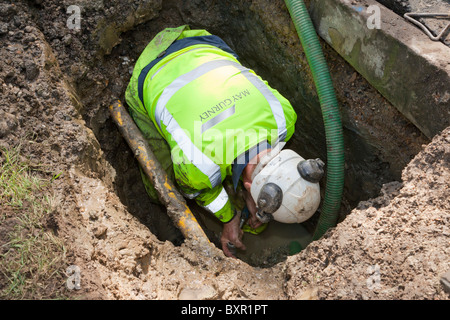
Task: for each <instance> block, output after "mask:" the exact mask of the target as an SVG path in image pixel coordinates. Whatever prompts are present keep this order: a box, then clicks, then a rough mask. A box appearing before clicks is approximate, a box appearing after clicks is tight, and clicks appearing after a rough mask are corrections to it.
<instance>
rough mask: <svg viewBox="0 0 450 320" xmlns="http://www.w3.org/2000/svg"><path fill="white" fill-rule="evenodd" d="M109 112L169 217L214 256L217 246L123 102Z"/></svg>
mask: <svg viewBox="0 0 450 320" xmlns="http://www.w3.org/2000/svg"><path fill="white" fill-rule="evenodd" d="M109 110H110V112H111V115H112V118H113V119H114V122H115V123H116V125H117V127H118V128H119V131H120V133H121V134H122V136H123V137H124V138H125V140H126V141H127V143H128V145H129V146H130V148H131V149H132V150H133V153H134V155H135V156H136V158H137V160H138V161H139V164H140V165H141V167H142V169H143V170H144V172H145V173H146V174H147V176H148V177H149V178H150V181H151V182H152V183H153V186H154V187H155V189H156V190H157V191H158V196H159V200H160V201H161V203H162V204H164V205H165V206H166V208H167V214H168V215H169V217H170V218H171V219H172V221H173V223H174V224H175V225H176V226H177V227H178V229H180V231H181V233H182V234H183V236H184V237H185V238H186V239H189V240H191V241H193V242H194V243H195V245H196V246H201V247H202V250H205V249H207V252H208V253H210V254H211V253H212V250H209V248H212V247H213V245H212V244H211V243H210V241H209V239H208V237H207V236H206V234H205V232H204V231H203V229H202V228H201V227H200V225H199V224H198V222H197V219H195V217H194V215H193V214H192V211H191V210H190V209H189V207H188V206H187V204H186V201H185V200H184V198H183V196H182V195H181V194H180V193H179V192H178V190H177V189H176V188H175V186H174V185H173V182H172V181H171V180H170V179H169V178H168V176H167V173H166V172H165V171H164V169H163V168H162V167H161V165H160V164H159V162H158V160H157V159H156V157H155V155H154V154H153V151H152V150H151V148H150V146H149V144H148V142H147V141H146V140H145V139H144V137H143V136H142V133H141V131H140V130H139V128H138V127H137V126H136V124H135V123H134V121H133V119H132V118H131V117H130V115H129V114H128V112H127V110H126V109H125V108H124V107H123V105H122V103H121V102H120V100H116V101H114V102H113V103H112V105H111V106H110V107H109Z"/></svg>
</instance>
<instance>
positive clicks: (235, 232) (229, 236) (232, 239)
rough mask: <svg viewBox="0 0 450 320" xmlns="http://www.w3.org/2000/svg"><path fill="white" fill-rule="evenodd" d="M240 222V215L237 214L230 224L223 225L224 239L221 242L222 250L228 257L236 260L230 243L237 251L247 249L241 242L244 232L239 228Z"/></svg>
mask: <svg viewBox="0 0 450 320" xmlns="http://www.w3.org/2000/svg"><path fill="white" fill-rule="evenodd" d="M240 220H241V216H240V214H236V215H235V216H234V218H233V219H232V220H231V221H230V222H228V223H225V224H224V225H223V230H222V237H221V238H220V242H221V243H222V250H223V252H224V253H225V255H226V256H227V257H233V258H236V257H235V256H234V255H233V253H232V252H231V251H230V248H229V247H228V243H231V244H232V245H234V246H235V247H236V248H237V249H241V250H245V249H246V248H245V246H244V244H243V243H242V241H241V240H242V236H243V234H244V232H243V231H242V230H241V228H239V223H240Z"/></svg>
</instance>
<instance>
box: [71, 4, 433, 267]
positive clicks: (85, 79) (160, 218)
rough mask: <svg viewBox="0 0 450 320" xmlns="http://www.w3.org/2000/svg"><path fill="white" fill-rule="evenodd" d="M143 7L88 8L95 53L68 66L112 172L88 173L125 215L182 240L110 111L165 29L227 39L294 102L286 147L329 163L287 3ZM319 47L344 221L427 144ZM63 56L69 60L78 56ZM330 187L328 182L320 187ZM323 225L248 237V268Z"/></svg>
mask: <svg viewBox="0 0 450 320" xmlns="http://www.w3.org/2000/svg"><path fill="white" fill-rule="evenodd" d="M119 2H120V1H119ZM146 6H147V8H146V11H145V12H146V14H145V15H143V14H142V13H141V15H138V14H137V12H138V11H139V8H140V7H138V8H137V9H136V7H133V8H131V7H130V8H128V7H127V8H126V9H124V8H122V7H120V6H118V7H114V8H113V7H110V13H109V16H108V17H107V18H104V19H103V20H100V22H99V21H98V19H99V16H100V9H99V8H97V7H95V4H85V14H86V15H87V18H86V20H85V23H86V25H87V26H89V27H90V28H92V34H93V35H94V36H95V37H94V38H95V39H97V40H96V41H97V44H98V46H97V47H93V48H94V49H95V50H92V51H87V52H84V53H83V54H84V57H87V59H86V60H85V61H87V62H84V61H75V63H73V64H72V65H71V66H69V65H68V64H67V63H64V62H63V63H62V65H65V66H66V68H67V69H68V70H70V71H71V75H72V77H73V80H74V83H75V89H76V93H77V96H78V97H79V98H80V102H81V104H80V111H81V114H82V116H83V118H84V120H85V121H86V123H87V125H88V127H90V128H91V129H92V130H93V132H94V134H95V136H96V138H97V140H98V141H99V143H100V147H101V149H102V151H103V152H104V154H105V158H106V160H107V161H108V162H109V163H110V165H111V166H112V168H113V169H114V170H109V171H108V170H106V171H105V170H104V168H97V167H96V165H95V164H93V165H92V166H91V169H92V170H93V171H97V172H99V173H101V175H103V178H104V179H105V181H113V187H114V190H115V192H116V193H117V195H118V196H119V198H120V200H121V201H122V203H123V204H124V205H125V206H126V207H127V209H128V211H129V212H130V213H131V214H133V215H134V216H135V217H137V218H138V219H139V220H140V221H141V222H142V223H143V224H144V225H146V226H147V227H148V228H149V229H150V231H151V232H152V233H153V234H155V235H156V236H157V237H158V238H159V239H160V240H169V241H171V242H172V243H174V244H175V245H179V244H181V243H182V242H183V237H182V235H181V233H180V232H179V231H178V230H177V229H176V228H175V227H174V226H173V224H172V223H171V221H170V220H169V218H168V217H167V215H166V213H165V211H166V209H165V208H164V207H162V206H161V205H158V204H153V203H151V202H150V200H149V198H148V197H147V195H146V193H145V189H144V186H143V183H142V181H141V177H140V172H139V169H138V164H137V161H136V160H135V159H134V157H133V154H132V152H131V150H130V149H129V147H128V146H127V144H126V142H125V140H124V139H123V138H122V137H121V136H120V134H119V132H118V131H117V128H116V127H115V125H114V123H113V121H112V120H111V118H110V115H109V113H108V105H109V104H110V103H111V101H112V100H113V99H115V98H120V99H122V101H124V96H123V95H124V92H125V89H126V86H127V84H128V80H129V77H130V75H131V71H132V68H133V65H134V63H135V61H136V59H137V58H138V57H139V54H140V53H141V52H142V50H143V49H144V48H145V46H146V45H147V43H148V42H149V41H150V40H151V39H152V38H153V37H154V36H155V35H156V34H157V33H158V32H159V31H161V30H162V29H164V28H166V27H174V26H178V25H182V24H189V25H190V26H191V28H202V29H207V30H208V31H209V32H211V33H213V34H216V35H218V36H220V37H221V38H223V39H224V40H225V42H227V43H228V44H229V45H230V47H231V48H232V49H234V50H235V52H237V54H238V55H239V57H240V61H241V62H242V64H244V65H245V66H247V67H249V68H252V69H253V70H255V71H256V73H258V74H259V75H260V76H261V77H262V78H263V79H265V80H267V81H268V82H269V84H270V85H271V86H273V87H274V88H276V89H277V90H279V91H280V93H282V94H283V95H284V96H285V97H286V98H287V99H288V100H289V101H290V102H291V103H292V105H293V106H294V108H295V110H296V111H297V113H298V122H297V125H296V132H295V134H294V137H293V138H292V140H291V141H290V142H289V144H288V145H287V147H289V148H292V149H294V150H296V151H297V152H298V153H299V154H301V155H302V156H303V157H305V158H317V157H319V158H321V159H323V160H325V161H326V143H325V133H324V126H323V120H322V115H321V111H320V104H319V102H318V98H317V95H316V91H315V87H314V83H313V81H312V78H311V74H310V72H309V66H308V64H307V62H306V59H305V56H304V53H303V51H302V48H301V46H300V44H299V41H298V37H297V34H296V32H295V29H294V27H293V25H292V22H291V21H290V17H289V14H288V12H287V10H286V9H285V7H284V5H283V2H282V1H270V2H269V1H253V2H251V3H250V2H247V1H224V2H209V1H181V0H170V1H163V2H160V1H153V2H151V1H150V2H148V3H147V4H146ZM121 8H122V11H120V10H121ZM142 16H144V17H142ZM137 17H140V18H137ZM139 19H141V20H143V21H140V20H139ZM322 44H323V49H324V54H325V57H326V60H327V62H328V64H329V68H330V71H331V75H332V79H333V82H334V85H335V89H336V94H337V97H338V100H339V104H340V108H341V114H342V121H343V127H344V138H345V145H346V151H345V157H346V167H345V189H344V197H343V201H342V206H341V212H340V220H342V219H344V217H345V215H346V214H347V213H348V212H350V210H351V209H352V208H354V207H355V206H356V205H357V204H358V202H360V201H361V200H366V199H369V198H373V197H376V196H377V195H378V193H379V191H380V189H381V187H382V185H383V184H385V183H388V182H391V181H395V180H400V175H401V170H402V169H403V168H404V166H405V165H406V164H407V163H408V162H409V161H410V160H411V159H412V158H413V156H414V155H416V154H417V153H418V152H419V151H420V148H421V146H422V145H423V144H425V143H427V142H428V140H427V138H426V137H424V136H423V135H422V134H421V132H420V131H419V130H418V129H417V128H416V127H415V126H414V125H413V124H411V123H410V122H409V121H408V120H407V119H406V118H405V117H404V116H403V115H402V114H400V113H399V112H398V111H397V110H396V109H395V108H394V107H393V106H392V105H391V104H390V103H389V102H388V101H386V100H385V99H384V98H383V97H382V96H381V95H380V94H379V93H378V92H377V91H376V90H375V89H374V88H373V87H372V86H371V85H370V84H369V83H368V82H367V81H366V80H365V79H364V78H362V77H361V76H360V75H359V74H358V73H357V72H356V71H355V70H354V69H353V68H352V67H351V66H350V65H349V64H348V63H347V62H345V60H343V59H342V58H341V57H340V56H339V55H338V54H337V53H336V52H335V51H334V50H333V49H332V48H330V47H329V46H328V45H327V44H326V43H324V42H322ZM64 50H66V51H65V52H66V55H67V56H69V57H71V56H73V55H74V53H73V52H70V53H68V52H67V49H62V51H64ZM63 56H64V55H63ZM325 183H326V181H322V186H323V187H324V185H325ZM322 190H323V188H322ZM188 203H189V205H190V207H191V208H192V209H193V211H194V212H195V214H196V215H197V217H198V219H199V221H200V224H201V225H202V226H203V227H205V230H206V232H207V234H208V236H209V237H210V239H211V240H212V241H213V242H215V243H217V244H218V238H219V232H220V224H218V223H217V221H215V220H214V219H211V218H210V217H208V216H207V214H205V213H204V212H201V210H200V209H199V208H198V207H197V206H196V205H195V203H193V202H188ZM317 218H318V214H316V215H315V216H314V217H313V218H312V219H310V220H309V221H308V222H306V223H304V224H301V225H280V224H277V223H273V224H272V225H271V227H270V228H268V229H267V230H266V231H265V234H263V235H261V236H259V237H254V236H250V235H245V238H244V242H245V243H246V245H247V247H248V252H247V253H246V254H240V255H239V257H240V258H241V259H243V260H244V261H246V262H248V263H249V264H251V265H256V266H271V265H273V264H275V263H277V262H279V261H281V260H283V259H285V257H286V256H287V255H288V254H289V243H291V242H292V241H294V240H295V241H298V242H299V243H300V244H301V245H302V247H305V246H306V245H308V243H309V241H310V237H311V233H312V232H313V230H314V227H315V224H316V223H317Z"/></svg>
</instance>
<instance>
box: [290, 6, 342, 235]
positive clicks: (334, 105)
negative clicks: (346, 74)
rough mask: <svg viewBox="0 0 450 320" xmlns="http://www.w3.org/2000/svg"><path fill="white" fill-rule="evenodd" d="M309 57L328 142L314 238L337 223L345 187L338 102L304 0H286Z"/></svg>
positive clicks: (307, 57)
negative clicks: (322, 188)
mask: <svg viewBox="0 0 450 320" xmlns="http://www.w3.org/2000/svg"><path fill="white" fill-rule="evenodd" d="M285 3H286V6H287V8H288V10H289V13H290V15H291V18H292V21H293V22H294V25H295V29H296V30H297V33H298V36H299V38H300V42H301V43H302V46H303V50H304V51H305V55H306V59H307V60H308V63H309V66H310V68H311V72H312V75H313V79H314V83H315V85H316V89H317V93H318V96H319V101H320V105H321V108H322V116H323V121H324V125H325V135H326V142H327V185H326V188H325V197H324V200H323V204H322V209H321V213H320V218H319V222H318V225H317V227H316V230H315V232H314V235H313V240H317V239H319V238H320V237H322V235H323V234H324V233H325V232H326V231H327V230H328V229H329V228H332V227H335V226H336V223H337V220H338V217H339V208H340V206H341V199H342V190H343V188H344V138H343V133H342V123H341V116H340V113H339V105H338V102H337V99H336V95H335V92H334V88H333V83H332V81H331V76H330V73H329V70H328V66H327V63H326V61H325V57H324V55H323V52H322V48H321V46H320V42H319V38H318V37H317V34H316V31H315V29H314V26H313V24H312V21H311V18H310V17H309V13H308V10H307V9H306V6H305V3H304V2H303V0H285Z"/></svg>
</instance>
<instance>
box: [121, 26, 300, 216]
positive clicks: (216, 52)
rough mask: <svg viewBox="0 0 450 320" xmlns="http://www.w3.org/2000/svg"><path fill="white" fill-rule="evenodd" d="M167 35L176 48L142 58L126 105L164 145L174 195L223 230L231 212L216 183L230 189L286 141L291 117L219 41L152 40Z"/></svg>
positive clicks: (196, 34)
mask: <svg viewBox="0 0 450 320" xmlns="http://www.w3.org/2000/svg"><path fill="white" fill-rule="evenodd" d="M173 30H178V32H180V33H179V36H178V37H177V38H176V39H177V40H176V41H175V40H174V42H171V44H170V45H169V46H168V47H166V48H165V49H164V50H163V51H160V52H159V53H156V51H159V50H161V48H159V50H153V51H151V50H148V51H149V52H152V54H151V56H150V57H148V55H149V54H148V53H147V58H145V57H144V53H145V51H144V53H143V55H141V57H140V58H139V59H140V60H141V58H142V59H143V60H145V63H142V61H141V62H140V61H139V60H138V63H137V66H138V65H139V67H138V68H137V69H136V68H135V70H134V73H133V77H132V80H131V81H130V85H129V87H128V89H127V94H126V99H127V102H128V104H129V105H130V108H131V109H132V110H133V114H135V115H136V114H138V116H137V118H142V117H148V118H150V119H151V120H152V122H153V125H154V127H155V128H156V130H157V131H158V132H159V134H160V135H161V136H162V137H163V138H164V139H165V141H167V143H168V145H169V149H170V154H171V160H172V164H173V172H174V178H175V181H176V182H177V184H178V186H179V188H180V191H181V192H182V193H183V194H185V196H187V197H189V198H195V200H196V201H197V203H198V204H200V205H201V206H203V207H204V208H205V209H207V210H208V211H210V212H211V213H212V214H214V215H215V216H216V217H217V218H218V219H219V220H221V221H222V222H224V223H226V222H228V221H230V220H231V219H232V218H233V216H234V212H235V210H234V208H233V205H232V203H231V201H230V199H229V197H228V194H227V192H226V191H225V189H224V187H223V185H222V182H223V181H224V180H225V178H226V177H227V176H231V177H232V178H233V183H234V186H235V187H236V183H237V182H238V180H239V177H240V175H241V173H242V170H243V168H244V167H245V165H246V164H247V163H248V161H249V160H250V159H251V158H252V157H253V156H255V155H256V154H257V153H258V152H260V151H262V150H264V149H266V148H270V146H271V145H273V144H275V143H277V142H280V141H287V140H288V139H289V138H290V137H291V136H292V134H293V132H294V126H295V121H296V118H297V116H296V114H295V112H294V110H293V108H292V106H291V105H290V103H289V102H288V101H287V100H286V99H285V98H284V97H282V96H281V95H280V94H279V93H278V91H276V90H274V89H272V88H271V87H270V86H268V84H267V83H266V82H265V81H263V80H262V79H261V78H260V77H258V76H257V75H256V74H255V73H254V72H253V71H252V70H249V69H247V68H245V67H243V66H242V65H241V64H240V63H239V61H238V60H237V56H236V54H235V53H234V52H233V51H232V50H231V49H230V48H229V47H228V46H227V45H226V44H225V43H224V42H223V41H222V40H221V39H220V38H218V37H216V36H212V35H211V34H209V33H208V32H206V31H205V30H189V28H188V27H186V26H183V27H180V28H177V29H170V31H166V30H165V31H163V32H162V33H160V34H159V35H158V36H157V37H156V38H155V39H157V38H158V37H160V39H162V38H163V36H164V34H166V33H167V34H171V35H172V37H174V35H173ZM171 32H172V33H171ZM161 34H162V36H161ZM146 50H147V49H146ZM155 54H156V58H153V59H152V57H153V56H155ZM130 87H132V88H130Z"/></svg>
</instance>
